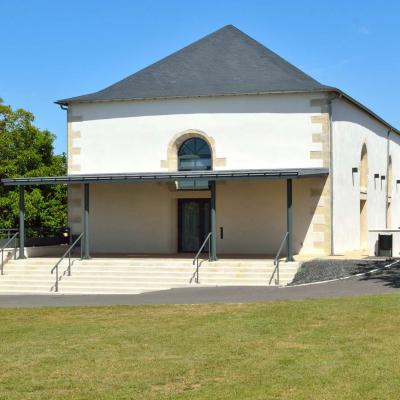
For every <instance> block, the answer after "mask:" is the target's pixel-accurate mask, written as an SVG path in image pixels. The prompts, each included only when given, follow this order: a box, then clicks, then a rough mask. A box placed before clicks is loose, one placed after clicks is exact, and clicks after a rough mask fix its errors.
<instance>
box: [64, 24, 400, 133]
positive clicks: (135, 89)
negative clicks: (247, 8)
mask: <svg viewBox="0 0 400 400" xmlns="http://www.w3.org/2000/svg"><path fill="white" fill-rule="evenodd" d="M285 92H287V93H296V92H332V93H334V94H336V95H337V96H339V97H344V98H345V99H347V100H348V101H350V102H351V103H353V104H355V105H356V106H357V107H359V108H361V109H362V110H364V111H365V112H367V113H368V114H369V115H371V116H372V117H374V118H376V119H377V120H378V121H380V122H381V123H382V124H384V125H385V126H387V127H388V128H389V129H390V130H392V131H394V132H396V133H398V134H400V131H399V130H398V129H396V128H395V127H393V126H392V125H390V124H389V123H388V122H386V121H385V120H384V119H382V118H381V117H380V116H379V115H377V114H375V113H374V112H373V111H371V110H370V109H369V108H367V107H366V106H364V105H363V104H361V103H360V102H358V101H357V100H355V99H354V98H352V97H351V96H349V95H348V94H346V93H344V92H343V91H341V90H340V89H337V88H335V87H332V86H326V85H323V84H321V83H319V82H318V81H316V80H315V79H313V78H312V77H310V76H309V75H307V74H305V73H304V72H303V71H301V70H300V69H298V68H296V67H295V66H294V65H292V64H290V63H289V62H288V61H286V60H285V59H283V58H282V57H280V56H278V55H277V54H276V53H274V52H273V51H271V50H269V49H268V48H266V47H265V46H263V45H262V44H261V43H259V42H257V41H256V40H254V39H252V38H251V37H250V36H248V35H246V34H245V33H243V32H242V31H240V30H239V29H237V28H236V27H234V26H233V25H227V26H224V27H223V28H221V29H219V30H217V31H216V32H214V33H211V34H210V35H207V36H205V37H204V38H202V39H200V40H198V41H197V42H194V43H192V44H191V45H189V46H187V47H184V48H183V49H181V50H179V51H177V52H175V53H173V54H171V55H170V56H168V57H166V58H163V59H162V60H160V61H158V62H156V63H154V64H152V65H150V66H148V67H147V68H144V69H142V70H140V71H138V72H136V73H135V74H133V75H130V76H128V77H127V78H125V79H122V80H121V81H119V82H117V83H115V84H113V85H111V86H109V87H107V88H105V89H103V90H100V91H98V92H94V93H90V94H86V95H83V96H77V97H71V98H67V99H62V100H58V101H56V104H60V105H68V104H70V103H82V102H96V101H113V100H144V99H157V98H174V97H199V96H222V95H240V94H262V93H285Z"/></svg>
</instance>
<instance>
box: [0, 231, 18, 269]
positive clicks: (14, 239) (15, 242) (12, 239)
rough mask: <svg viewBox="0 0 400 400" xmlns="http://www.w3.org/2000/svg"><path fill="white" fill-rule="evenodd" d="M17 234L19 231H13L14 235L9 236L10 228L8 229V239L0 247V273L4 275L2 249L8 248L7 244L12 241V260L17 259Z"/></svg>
mask: <svg viewBox="0 0 400 400" xmlns="http://www.w3.org/2000/svg"><path fill="white" fill-rule="evenodd" d="M18 235H19V232H15V233H14V235H12V236H11V237H10V230H9V231H8V237H9V239H8V240H7V242H6V243H5V244H4V245H3V247H2V248H1V266H0V271H1V272H0V274H1V275H4V272H3V268H4V250H5V249H7V248H8V246H9V244H10V243H11V242H12V241H14V260H16V259H17V237H18Z"/></svg>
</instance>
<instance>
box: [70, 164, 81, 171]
mask: <svg viewBox="0 0 400 400" xmlns="http://www.w3.org/2000/svg"><path fill="white" fill-rule="evenodd" d="M68 170H69V171H80V170H81V166H80V165H69V166H68Z"/></svg>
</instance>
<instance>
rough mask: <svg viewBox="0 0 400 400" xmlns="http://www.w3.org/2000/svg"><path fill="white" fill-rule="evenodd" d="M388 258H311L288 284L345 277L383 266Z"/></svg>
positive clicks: (388, 261) (387, 261)
mask: <svg viewBox="0 0 400 400" xmlns="http://www.w3.org/2000/svg"><path fill="white" fill-rule="evenodd" d="M390 262H391V260H390V259H379V260H376V259H373V260H319V259H316V260H311V261H307V262H305V263H303V264H302V266H301V267H300V269H299V270H298V271H297V274H296V275H295V277H294V278H293V281H292V282H291V283H290V284H289V285H299V284H303V283H312V282H320V281H328V280H332V279H339V278H347V277H349V276H352V275H357V274H362V273H365V272H369V271H372V270H374V269H377V268H383V267H384V266H385V265H387V264H388V263H390Z"/></svg>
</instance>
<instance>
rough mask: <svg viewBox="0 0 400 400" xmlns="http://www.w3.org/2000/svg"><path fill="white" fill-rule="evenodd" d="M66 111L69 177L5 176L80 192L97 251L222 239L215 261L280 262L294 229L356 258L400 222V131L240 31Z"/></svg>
mask: <svg viewBox="0 0 400 400" xmlns="http://www.w3.org/2000/svg"><path fill="white" fill-rule="evenodd" d="M57 103H58V104H60V105H61V106H62V107H63V108H66V109H67V113H68V175H67V176H65V177H59V178H46V177H44V178H26V179H25V178H18V179H8V180H3V182H4V183H5V184H9V185H21V187H23V185H31V184H38V183H41V184H43V183H48V184H53V183H56V182H61V183H66V184H68V185H69V200H68V204H69V207H68V208H69V223H70V226H71V228H72V230H73V232H74V234H75V235H78V234H80V233H81V232H83V231H85V232H86V233H87V234H85V239H86V240H85V252H86V255H87V256H88V255H89V252H90V253H91V254H100V253H131V254H132V253H147V254H175V253H178V252H191V253H195V252H196V251H197V250H198V249H199V248H200V246H201V245H202V243H203V241H204V239H205V238H206V237H207V235H208V234H209V233H211V239H212V240H211V245H212V255H213V257H216V256H217V255H223V254H243V255H246V254H252V255H254V254H264V255H265V254H276V252H277V250H278V248H279V246H280V243H281V242H282V239H283V238H284V237H285V235H286V232H289V234H288V235H287V242H288V248H289V253H290V252H291V251H292V252H293V254H297V253H304V254H330V253H343V252H347V251H351V250H357V249H362V248H366V247H367V235H368V230H369V229H384V228H397V227H398V226H399V225H400V203H399V194H398V187H397V185H398V183H399V182H400V181H399V179H400V177H399V176H397V175H396V174H397V173H396V171H399V170H400V146H399V143H400V136H399V131H398V130H396V129H395V128H394V127H392V126H390V125H389V124H388V123H386V122H385V121H384V120H382V119H381V118H380V117H379V116H377V115H376V114H374V113H373V112H372V111H370V110H369V109H367V108H366V107H365V106H363V105H362V104H360V103H358V102H357V101H355V100H354V99H352V98H351V97H350V96H348V95H347V94H345V93H343V92H342V91H341V90H339V89H336V88H333V87H329V86H325V85H322V84H320V83H319V82H317V81H316V80H314V79H312V78H311V77H310V76H308V75H306V74H305V73H303V72H302V71H300V70H299V69H297V68H296V67H294V66H293V65H291V64H289V63H288V62H287V61H285V60H283V59H282V58H281V57H279V56H278V55H276V54H275V53H273V52H272V51H270V50H268V49H267V48H265V47H264V46H263V45H261V44H260V43H258V42H256V41H255V40H253V39H252V38H250V37H248V36H247V35H245V34H244V33H243V32H241V31H239V30H238V29H236V28H235V27H233V26H226V27H224V28H222V29H220V30H218V31H217V32H214V33H212V34H211V35H209V36H206V37H204V38H203V39H201V40H199V41H197V42H195V43H193V44H191V45H189V46H188V47H185V48H184V49H182V50H180V51H178V52H176V53H174V54H172V55H170V56H169V57H166V58H164V59H163V60H161V61H159V62H157V63H155V64H153V65H151V66H149V67H147V68H145V69H143V70H141V71H139V72H137V73H135V74H133V75H131V76H129V77H127V78H125V79H123V80H122V81H119V82H117V83H116V84H114V85H112V86H110V87H108V88H106V89H104V90H101V91H99V92H96V93H92V94H88V95H84V96H79V97H74V98H69V99H64V100H60V101H58V102H57ZM287 191H288V192H289V193H287ZM291 192H292V193H293V195H292V197H291V196H290V194H291ZM89 194H90V199H89ZM85 195H86V198H85ZM288 203H289V207H288V206H287V205H288ZM290 203H292V205H291V206H290ZM85 204H86V207H85ZM84 209H86V213H85V212H84ZM84 215H86V220H85V218H84V217H83V216H84ZM89 215H90V218H89ZM291 216H292V218H291ZM89 233H90V234H89ZM291 248H292V250H291ZM289 255H290V254H289Z"/></svg>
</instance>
